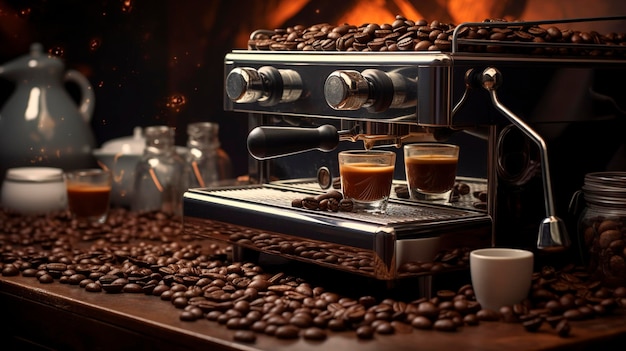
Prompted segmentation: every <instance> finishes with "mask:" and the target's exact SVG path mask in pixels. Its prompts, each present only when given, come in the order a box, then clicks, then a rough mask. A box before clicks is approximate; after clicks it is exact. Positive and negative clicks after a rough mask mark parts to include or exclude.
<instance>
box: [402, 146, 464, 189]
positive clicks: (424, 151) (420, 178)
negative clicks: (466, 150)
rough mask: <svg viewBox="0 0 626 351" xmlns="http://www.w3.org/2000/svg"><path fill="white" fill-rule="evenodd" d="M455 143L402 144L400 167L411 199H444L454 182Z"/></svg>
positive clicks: (457, 148) (456, 161)
mask: <svg viewBox="0 0 626 351" xmlns="http://www.w3.org/2000/svg"><path fill="white" fill-rule="evenodd" d="M458 162H459V146H458V145H452V144H439V143H418V144H407V145H404V168H405V171H406V180H407V185H408V188H409V193H410V195H411V198H412V199H415V200H425V201H448V200H449V198H450V193H451V191H452V189H453V188H454V182H455V181H456V172H457V164H458Z"/></svg>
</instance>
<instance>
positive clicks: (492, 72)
mask: <svg viewBox="0 0 626 351" xmlns="http://www.w3.org/2000/svg"><path fill="white" fill-rule="evenodd" d="M479 80H480V81H479V83H480V84H481V86H482V87H483V88H485V89H486V90H487V91H488V92H489V94H490V96H491V101H492V102H493V104H494V106H495V107H496V109H497V110H498V111H500V112H501V113H502V114H503V115H504V116H506V117H507V118H508V119H509V120H510V121H511V123H513V124H514V125H515V126H517V127H518V128H519V129H520V130H521V131H522V132H523V133H524V134H526V136H528V137H529V138H531V139H532V140H533V141H534V142H535V143H537V145H538V146H539V149H540V151H541V175H542V177H543V192H544V201H545V208H546V218H545V219H544V220H543V221H542V222H541V225H540V226H539V234H538V237H537V248H538V249H539V250H544V251H560V250H563V249H565V248H566V247H568V246H569V245H570V239H569V236H568V234H567V229H566V227H565V223H564V222H563V221H562V220H561V219H560V218H558V217H557V216H556V214H555V209H554V199H553V194H552V183H551V180H550V167H549V165H548V150H547V147H546V143H545V142H544V140H543V139H542V138H541V136H540V135H539V134H537V133H536V132H535V131H534V130H533V129H532V128H531V127H530V126H528V125H527V124H526V123H524V121H522V120H521V119H520V118H518V117H517V116H515V114H513V113H512V112H511V111H510V110H509V109H507V108H506V107H505V106H504V105H503V104H502V103H501V102H500V100H498V95H497V94H496V90H497V89H498V87H499V86H500V84H501V83H502V74H501V73H500V71H499V70H498V69H496V68H493V67H488V68H486V69H485V70H484V71H483V72H482V75H481V76H480V77H479Z"/></svg>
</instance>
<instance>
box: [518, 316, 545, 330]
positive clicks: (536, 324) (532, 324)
mask: <svg viewBox="0 0 626 351" xmlns="http://www.w3.org/2000/svg"><path fill="white" fill-rule="evenodd" d="M542 324H543V318H533V319H531V320H528V321H525V322H523V323H522V325H523V326H524V329H526V331H529V332H536V331H538V330H539V328H541V325H542Z"/></svg>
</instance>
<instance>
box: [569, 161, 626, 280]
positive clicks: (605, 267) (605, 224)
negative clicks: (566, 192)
mask: <svg viewBox="0 0 626 351" xmlns="http://www.w3.org/2000/svg"><path fill="white" fill-rule="evenodd" d="M580 195H582V196H583V199H584V206H585V207H584V208H583V209H582V211H581V212H580V216H579V220H578V234H579V238H580V239H581V242H582V243H583V245H584V246H583V253H584V254H586V255H588V267H589V269H590V273H591V274H592V275H593V277H594V278H595V279H597V280H600V281H602V282H603V283H604V284H605V285H606V286H613V287H615V286H620V285H621V286H623V285H624V284H626V172H597V173H589V174H587V175H585V182H584V185H583V188H582V190H581V191H579V192H578V193H577V195H575V197H577V196H578V197H579V196H580Z"/></svg>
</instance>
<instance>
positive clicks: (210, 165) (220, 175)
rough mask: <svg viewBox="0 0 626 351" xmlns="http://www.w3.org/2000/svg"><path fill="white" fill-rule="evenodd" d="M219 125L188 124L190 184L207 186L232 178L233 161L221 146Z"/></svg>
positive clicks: (193, 186)
mask: <svg viewBox="0 0 626 351" xmlns="http://www.w3.org/2000/svg"><path fill="white" fill-rule="evenodd" d="M218 132H219V125H218V124H217V123H211V122H197V123H191V124H189V125H188V126H187V136H188V139H187V155H186V159H185V161H186V162H187V165H188V167H189V169H190V172H189V175H190V177H189V178H190V179H189V186H190V187H191V188H198V187H199V188H205V187H211V186H215V185H216V184H217V183H218V182H219V181H220V180H224V179H228V178H230V176H231V175H230V173H231V167H232V166H231V163H230V158H229V157H228V155H227V154H226V153H225V152H224V150H222V149H221V148H220V140H219V136H218V134H219V133H218Z"/></svg>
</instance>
